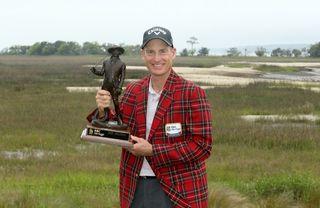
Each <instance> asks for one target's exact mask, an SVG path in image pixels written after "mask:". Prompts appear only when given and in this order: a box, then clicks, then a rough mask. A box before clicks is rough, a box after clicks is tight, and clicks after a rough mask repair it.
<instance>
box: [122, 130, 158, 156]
mask: <svg viewBox="0 0 320 208" xmlns="http://www.w3.org/2000/svg"><path fill="white" fill-rule="evenodd" d="M130 137H131V141H132V143H133V147H132V148H127V150H128V151H129V152H131V153H132V154H133V155H135V156H152V154H153V152H152V144H150V143H149V142H148V141H147V140H145V139H143V138H140V137H136V136H133V135H131V136H130Z"/></svg>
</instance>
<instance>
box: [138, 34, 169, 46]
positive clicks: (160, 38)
mask: <svg viewBox="0 0 320 208" xmlns="http://www.w3.org/2000/svg"><path fill="white" fill-rule="evenodd" d="M154 39H159V40H162V41H163V42H165V43H166V44H167V45H168V46H170V47H173V45H172V44H171V43H169V42H168V41H167V40H165V39H164V38H162V37H152V38H149V39H148V40H147V41H145V43H144V44H143V45H142V46H141V49H143V48H144V47H145V46H146V45H147V44H148V43H149V42H150V40H154Z"/></svg>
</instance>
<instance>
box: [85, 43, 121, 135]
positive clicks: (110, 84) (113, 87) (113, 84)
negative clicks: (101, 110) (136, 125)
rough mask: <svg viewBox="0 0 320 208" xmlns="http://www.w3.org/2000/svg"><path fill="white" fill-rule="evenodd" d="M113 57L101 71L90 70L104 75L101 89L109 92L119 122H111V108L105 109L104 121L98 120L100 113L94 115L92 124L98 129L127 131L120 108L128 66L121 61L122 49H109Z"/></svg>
mask: <svg viewBox="0 0 320 208" xmlns="http://www.w3.org/2000/svg"><path fill="white" fill-rule="evenodd" d="M108 52H109V54H110V55H111V57H110V59H108V60H105V61H104V62H103V65H102V69H101V70H97V69H96V68H95V67H92V68H90V70H91V71H92V72H93V73H94V74H95V75H98V76H103V75H104V80H103V84H102V87H101V89H103V90H107V91H109V92H110V94H111V96H112V101H113V104H114V110H115V113H116V117H117V122H116V123H115V122H111V121H109V117H108V115H109V111H110V110H109V108H106V109H105V117H104V118H103V119H99V118H98V112H97V114H96V115H94V119H93V120H92V122H91V124H92V125H93V126H96V127H102V128H113V129H126V128H127V125H125V124H123V123H122V118H121V114H120V108H119V96H120V94H121V91H122V86H123V82H124V79H125V73H126V65H125V63H124V62H122V61H121V59H120V58H119V56H120V55H121V54H123V53H124V49H123V48H122V47H118V46H115V47H111V48H109V49H108Z"/></svg>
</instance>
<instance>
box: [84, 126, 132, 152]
mask: <svg viewBox="0 0 320 208" xmlns="http://www.w3.org/2000/svg"><path fill="white" fill-rule="evenodd" d="M129 137H130V133H129V131H127V130H115V129H109V128H98V127H95V126H92V125H87V128H85V129H84V130H83V132H82V134H81V139H82V140H85V141H89V142H96V143H103V144H111V145H117V146H121V147H132V143H131V142H129Z"/></svg>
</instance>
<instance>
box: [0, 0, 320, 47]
mask: <svg viewBox="0 0 320 208" xmlns="http://www.w3.org/2000/svg"><path fill="white" fill-rule="evenodd" d="M319 8H320V1H319V0H181V1H179V0H176V1H174V0H161V1H153V0H113V1H110V0H10V1H5V0H3V1H2V2H1V7H0V50H1V49H3V48H5V47H10V46H12V45H32V44H34V43H35V42H41V41H49V42H55V41H56V40H64V41H76V42H78V43H80V44H82V43H83V42H85V41H90V42H91V41H97V42H98V43H100V44H102V43H113V44H120V43H125V44H130V45H131V44H141V42H142V35H143V32H144V31H145V30H147V29H149V28H151V27H153V26H162V27H165V28H168V29H169V30H170V31H171V33H172V36H173V42H174V46H175V47H176V48H177V50H178V51H181V50H182V49H183V48H190V44H188V43H187V42H186V41H187V40H189V39H190V37H192V36H194V37H196V38H197V39H198V42H199V43H198V44H197V45H195V47H196V48H200V47H207V48H229V47H236V46H247V45H268V44H314V43H317V42H319V41H320V13H319Z"/></svg>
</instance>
